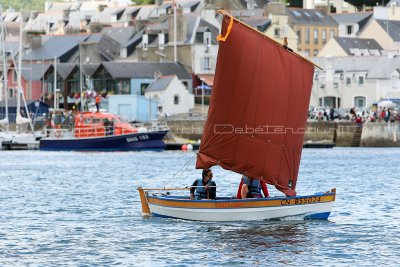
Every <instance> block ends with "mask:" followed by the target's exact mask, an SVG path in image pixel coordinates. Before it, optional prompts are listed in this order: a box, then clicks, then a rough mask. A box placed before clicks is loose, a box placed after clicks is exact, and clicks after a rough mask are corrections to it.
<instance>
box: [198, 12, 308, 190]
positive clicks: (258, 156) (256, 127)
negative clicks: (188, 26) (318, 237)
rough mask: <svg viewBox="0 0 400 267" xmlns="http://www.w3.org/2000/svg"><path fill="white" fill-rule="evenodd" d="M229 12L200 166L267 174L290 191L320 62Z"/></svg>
mask: <svg viewBox="0 0 400 267" xmlns="http://www.w3.org/2000/svg"><path fill="white" fill-rule="evenodd" d="M229 23H230V17H229V16H227V15H225V16H224V19H223V24H222V33H224V34H226V35H227V38H226V41H221V42H220V45H219V52H218V60H217V67H216V71H215V79H214V87H213V92H212V96H211V103H210V108H209V112H208V119H207V122H206V125H205V128H204V134H203V137H202V140H201V141H202V142H201V146H200V151H199V153H198V157H197V163H196V168H199V169H204V168H209V167H211V166H214V165H220V166H221V167H222V168H224V169H227V170H232V171H234V172H237V173H240V174H245V175H247V176H249V177H253V178H256V179H260V180H264V181H265V182H267V183H268V184H272V185H275V187H276V188H277V189H278V190H280V191H282V192H283V193H285V194H286V195H288V196H294V195H296V192H295V188H296V182H297V175H298V171H299V165H300V157H301V151H302V147H303V137H304V132H305V127H306V122H307V111H308V105H309V101H310V95H311V87H312V78H313V73H314V66H313V64H312V63H311V62H309V61H307V60H305V59H303V58H302V57H300V56H298V55H295V54H293V53H291V52H289V51H287V50H286V49H285V48H284V47H282V46H281V45H279V44H277V43H276V42H274V41H273V40H271V39H269V38H267V37H265V36H264V35H263V34H261V33H260V32H258V31H256V30H254V29H252V28H250V27H249V26H247V25H243V24H241V23H240V22H239V21H237V20H233V26H232V27H231V29H228V28H229Z"/></svg>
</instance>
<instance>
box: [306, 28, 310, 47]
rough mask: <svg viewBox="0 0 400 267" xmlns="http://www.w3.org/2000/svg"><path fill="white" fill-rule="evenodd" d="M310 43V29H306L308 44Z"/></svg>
mask: <svg viewBox="0 0 400 267" xmlns="http://www.w3.org/2000/svg"><path fill="white" fill-rule="evenodd" d="M309 43H310V29H308V28H307V29H306V44H309Z"/></svg>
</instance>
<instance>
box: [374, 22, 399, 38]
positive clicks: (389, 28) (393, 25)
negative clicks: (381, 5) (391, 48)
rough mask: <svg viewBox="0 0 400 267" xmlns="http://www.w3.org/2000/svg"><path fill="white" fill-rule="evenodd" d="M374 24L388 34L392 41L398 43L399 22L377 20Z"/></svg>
mask: <svg viewBox="0 0 400 267" xmlns="http://www.w3.org/2000/svg"><path fill="white" fill-rule="evenodd" d="M376 22H378V24H379V25H380V26H381V27H382V29H383V30H384V31H385V32H387V33H388V34H389V36H390V37H391V38H392V39H393V41H395V42H400V21H398V20H380V19H377V20H376Z"/></svg>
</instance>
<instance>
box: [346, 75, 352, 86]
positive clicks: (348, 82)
mask: <svg viewBox="0 0 400 267" xmlns="http://www.w3.org/2000/svg"><path fill="white" fill-rule="evenodd" d="M346 85H347V86H350V85H351V77H349V76H347V77H346Z"/></svg>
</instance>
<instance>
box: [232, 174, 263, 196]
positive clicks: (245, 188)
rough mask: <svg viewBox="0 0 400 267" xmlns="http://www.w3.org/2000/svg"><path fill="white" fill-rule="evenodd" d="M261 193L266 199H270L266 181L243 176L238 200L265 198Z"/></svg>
mask: <svg viewBox="0 0 400 267" xmlns="http://www.w3.org/2000/svg"><path fill="white" fill-rule="evenodd" d="M261 192H262V193H263V194H264V197H269V193H268V189H267V185H266V184H265V182H264V181H260V180H257V179H253V178H249V177H247V176H244V175H243V177H242V180H241V181H240V184H239V188H238V192H237V195H236V197H237V198H238V199H245V198H262V197H263V196H262V193H261Z"/></svg>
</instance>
